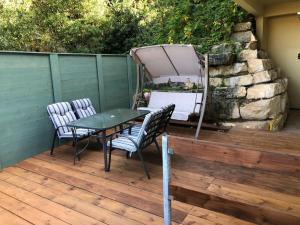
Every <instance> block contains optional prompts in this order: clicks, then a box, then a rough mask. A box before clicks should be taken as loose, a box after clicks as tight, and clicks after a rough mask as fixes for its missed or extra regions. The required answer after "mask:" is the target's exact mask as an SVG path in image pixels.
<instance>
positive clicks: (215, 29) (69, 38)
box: [0, 0, 248, 53]
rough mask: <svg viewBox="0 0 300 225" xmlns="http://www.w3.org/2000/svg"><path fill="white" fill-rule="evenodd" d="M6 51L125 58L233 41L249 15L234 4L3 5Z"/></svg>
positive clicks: (109, 1)
mask: <svg viewBox="0 0 300 225" xmlns="http://www.w3.org/2000/svg"><path fill="white" fill-rule="evenodd" d="M0 15H1V17H0V48H1V49H2V50H26V51H58V52H85V53H125V52H128V50H129V49H130V48H132V47H135V46H142V45H152V44H162V43H191V44H194V45H196V46H197V47H198V49H199V50H200V51H201V52H206V51H207V50H209V49H210V47H211V46H212V45H213V44H217V43H219V42H221V41H228V40H229V35H230V33H231V29H232V26H233V24H234V23H236V22H240V21H244V20H246V19H247V17H248V15H247V13H245V12H244V11H243V10H241V9H240V8H238V6H237V5H236V4H235V3H233V1H231V0H138V1H134V0H123V1H122V0H23V1H15V0H0Z"/></svg>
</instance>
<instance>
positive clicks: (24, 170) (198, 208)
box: [0, 129, 300, 225]
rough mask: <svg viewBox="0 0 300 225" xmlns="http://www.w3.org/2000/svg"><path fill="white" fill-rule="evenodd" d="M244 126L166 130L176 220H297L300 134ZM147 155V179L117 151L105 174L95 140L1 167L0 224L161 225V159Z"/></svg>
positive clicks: (236, 223) (227, 224)
mask: <svg viewBox="0 0 300 225" xmlns="http://www.w3.org/2000/svg"><path fill="white" fill-rule="evenodd" d="M178 131H180V132H178ZM249 132H250V131H244V132H240V131H230V132H229V133H219V132H213V131H205V132H203V133H202V136H201V137H202V139H203V140H202V141H200V142H195V141H193V140H192V139H190V138H189V135H190V130H189V129H183V130H179V129H176V130H172V129H171V133H172V134H173V135H172V137H171V138H170V139H171V140H170V141H171V143H170V144H171V145H172V147H173V148H174V150H175V155H174V156H173V158H172V184H171V188H172V191H173V194H174V199H175V200H174V201H172V220H173V224H185V225H191V224H208V225H211V224H214V225H217V224H223V225H240V224H241V225H244V224H245V225H246V224H248V225H250V224H280V225H283V224H295V225H297V224H300V175H299V172H300V163H299V162H300V149H299V146H300V140H299V136H298V138H297V134H293V135H292V134H289V135H286V134H285V133H282V134H281V133H276V134H268V133H261V134H259V135H256V136H255V134H254V133H251V132H250V133H249ZM178 134H180V135H181V137H178V136H174V135H178ZM230 138H231V139H230ZM250 139H251V140H250ZM261 141H263V142H264V144H262V142H261ZM276 143H278V145H279V147H278V145H277V144H276ZM93 148H94V150H93ZM266 157H267V158H266ZM145 158H146V160H147V165H148V167H149V170H150V174H151V180H147V179H146V177H145V175H144V173H143V170H142V169H141V165H140V162H139V161H138V160H137V159H135V158H133V159H126V157H125V156H124V154H123V153H118V152H115V153H114V154H113V157H112V166H111V171H110V172H109V173H105V172H104V171H103V158H102V151H97V150H95V147H93V146H91V150H89V151H87V152H86V153H84V154H83V155H82V159H81V161H80V162H78V163H77V164H76V165H75V166H74V165H73V161H72V148H71V147H70V146H68V145H64V146H61V147H59V148H57V149H56V151H55V155H54V156H53V157H51V156H49V152H45V153H42V154H40V155H37V156H35V157H32V158H30V159H27V160H24V161H22V162H20V163H18V164H17V165H15V166H12V167H9V168H6V169H4V170H3V171H2V172H1V173H0V224H78V225H85V224H116V225H122V224H163V218H162V180H161V179H162V170H161V159H160V156H159V155H158V154H157V152H156V151H155V149H154V148H153V147H150V148H149V149H146V150H145ZM267 159H269V160H267ZM273 163H274V164H273ZM278 166H280V168H278Z"/></svg>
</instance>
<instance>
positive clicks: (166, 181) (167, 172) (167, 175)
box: [162, 133, 172, 225]
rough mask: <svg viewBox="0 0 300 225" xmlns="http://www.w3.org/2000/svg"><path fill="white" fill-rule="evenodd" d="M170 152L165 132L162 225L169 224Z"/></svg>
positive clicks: (163, 141)
mask: <svg viewBox="0 0 300 225" xmlns="http://www.w3.org/2000/svg"><path fill="white" fill-rule="evenodd" d="M170 154H172V150H170V149H169V147H168V135H167V134H166V133H165V134H163V136H162V159H163V203H164V225H171V198H170V193H169V182H170Z"/></svg>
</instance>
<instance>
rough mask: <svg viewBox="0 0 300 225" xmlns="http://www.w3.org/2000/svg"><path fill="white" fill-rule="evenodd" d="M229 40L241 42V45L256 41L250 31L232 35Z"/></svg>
mask: <svg viewBox="0 0 300 225" xmlns="http://www.w3.org/2000/svg"><path fill="white" fill-rule="evenodd" d="M231 39H232V40H233V41H237V42H241V43H248V42H252V41H257V40H256V38H255V36H254V34H253V33H252V32H251V31H245V32H237V33H233V34H232V35H231Z"/></svg>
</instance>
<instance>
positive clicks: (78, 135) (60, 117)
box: [47, 102, 94, 162]
mask: <svg viewBox="0 0 300 225" xmlns="http://www.w3.org/2000/svg"><path fill="white" fill-rule="evenodd" d="M47 111H48V114H49V117H50V120H51V121H52V123H53V126H54V128H55V132H54V136H53V141H52V147H51V152H50V155H53V150H54V147H55V141H56V139H57V138H58V140H59V141H60V140H61V139H68V140H71V139H72V140H73V146H75V144H76V143H77V141H78V140H81V139H83V138H86V137H89V136H90V135H91V134H93V132H94V131H93V130H88V129H76V130H74V129H71V128H70V127H67V126H66V125H67V124H68V123H70V122H72V121H74V120H77V118H76V116H75V114H74V112H73V111H72V108H71V105H70V103H69V102H59V103H54V104H51V105H48V106H47ZM76 156H77V157H78V160H80V157H79V153H78V152H77V151H76V150H75V152H74V162H75V159H76Z"/></svg>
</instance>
